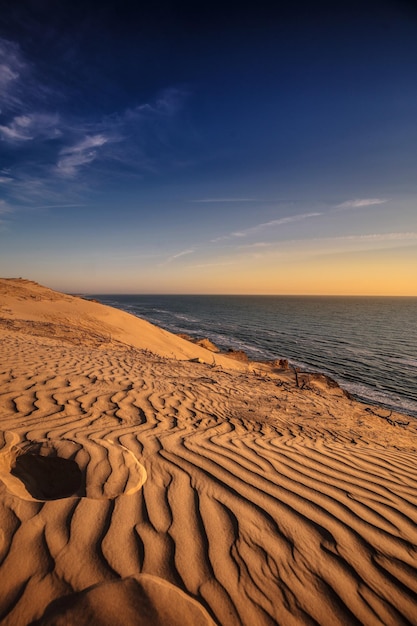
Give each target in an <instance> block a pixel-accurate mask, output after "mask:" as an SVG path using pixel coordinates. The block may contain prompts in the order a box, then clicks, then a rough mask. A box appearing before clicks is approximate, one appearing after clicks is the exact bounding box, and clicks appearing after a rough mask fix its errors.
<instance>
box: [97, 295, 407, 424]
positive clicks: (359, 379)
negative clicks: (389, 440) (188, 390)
mask: <svg viewBox="0 0 417 626" xmlns="http://www.w3.org/2000/svg"><path fill="white" fill-rule="evenodd" d="M93 297H94V298H96V299H97V300H99V301H100V302H102V303H104V304H109V305H111V306H113V307H116V308H119V309H122V310H124V311H128V312H129V313H132V314H134V315H137V316H138V317H141V318H143V319H146V320H148V321H150V322H152V323H154V324H156V325H158V326H160V327H162V328H165V329H167V330H169V331H171V332H174V333H187V334H188V335H191V336H193V337H208V338H209V339H210V340H211V341H213V342H214V343H215V344H217V345H218V346H219V347H220V348H222V349H226V350H227V349H228V348H234V349H238V350H245V352H246V353H247V354H248V355H249V357H250V358H253V359H275V358H279V357H283V358H288V359H289V361H290V363H292V364H294V365H296V366H299V367H301V368H302V369H303V370H305V371H319V372H323V373H325V374H328V375H329V376H331V377H332V378H334V379H335V380H337V381H338V383H339V384H340V385H341V386H342V387H343V388H344V389H346V390H348V391H349V392H350V393H352V394H353V395H354V396H355V397H357V398H358V399H360V400H364V401H366V402H370V403H375V404H380V405H382V406H385V407H388V408H390V409H395V410H399V411H401V412H404V413H407V414H409V415H413V416H415V417H417V298H382V297H381V298H380V297H314V296H311V297H304V296H303V297H302V296H172V295H162V296H155V295H97V296H93Z"/></svg>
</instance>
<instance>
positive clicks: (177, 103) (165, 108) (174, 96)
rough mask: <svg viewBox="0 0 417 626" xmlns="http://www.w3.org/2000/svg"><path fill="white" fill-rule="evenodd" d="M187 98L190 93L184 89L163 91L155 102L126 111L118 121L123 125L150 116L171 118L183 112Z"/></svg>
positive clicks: (142, 104) (145, 103) (173, 88)
mask: <svg viewBox="0 0 417 626" xmlns="http://www.w3.org/2000/svg"><path fill="white" fill-rule="evenodd" d="M187 96H188V92H186V91H184V90H183V89H177V88H175V87H171V88H167V89H164V90H162V91H161V92H160V93H159V94H158V95H157V96H156V98H155V99H154V100H152V101H150V102H144V103H141V104H139V105H137V106H136V107H133V108H131V109H128V110H126V111H125V112H124V113H123V115H122V116H119V118H118V119H119V121H121V122H122V123H123V122H127V121H131V120H132V119H137V118H142V119H144V118H146V117H149V116H153V117H160V116H168V117H170V116H172V115H176V114H177V113H178V111H180V110H181V108H182V107H183V104H184V100H185V99H186V98H187Z"/></svg>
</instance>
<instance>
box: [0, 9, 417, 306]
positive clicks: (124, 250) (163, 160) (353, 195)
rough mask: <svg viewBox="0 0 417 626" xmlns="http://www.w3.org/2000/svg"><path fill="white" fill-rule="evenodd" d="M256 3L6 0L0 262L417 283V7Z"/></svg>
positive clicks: (330, 283) (399, 287)
mask: <svg viewBox="0 0 417 626" xmlns="http://www.w3.org/2000/svg"><path fill="white" fill-rule="evenodd" d="M246 4H247V6H246ZM246 4H245V3H242V2H234V1H233V2H232V1H228V0H223V2H221V3H218V2H216V1H213V2H210V3H204V2H201V3H200V2H195V1H194V2H188V3H187V2H176V1H172V2H168V1H161V2H156V1H155V2H152V3H147V2H137V1H134V0H131V1H129V0H125V1H122V0H118V1H117V2H116V1H112V2H109V1H108V2H106V1H103V2H99V3H97V2H95V1H94V2H93V1H92V0H84V1H83V2H79V1H77V0H72V1H71V2H69V1H68V0H60V2H56V0H19V1H18V2H16V1H14V0H0V275H1V276H3V277H19V276H21V277H24V278H28V279H31V280H35V281H37V282H40V283H42V284H44V285H47V286H49V287H51V288H54V289H58V290H61V291H67V292H73V293H74V292H75V293H177V294H182V293H184V294H186V293H201V294H203V293H207V294H213V293H219V294H323V295H400V296H407V295H411V296H417V9H415V7H414V4H413V3H412V2H406V1H402V0H396V1H394V0H392V1H389V0H379V1H374V0H362V1H361V2H359V1H357V2H354V1H352V2H348V1H347V0H340V1H338V2H334V1H333V2H324V1H321V0H317V1H316V2H311V1H308V2H307V1H304V2H301V1H297V0H294V1H293V2H280V1H279V0H277V1H276V2H275V3H270V2H265V1H264V0H259V1H257V2H253V3H246ZM271 4H273V6H270V5H271Z"/></svg>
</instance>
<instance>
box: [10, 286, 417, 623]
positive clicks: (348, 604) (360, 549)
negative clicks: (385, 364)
mask: <svg viewBox="0 0 417 626" xmlns="http://www.w3.org/2000/svg"><path fill="white" fill-rule="evenodd" d="M0 296H1V299H0V302H1V307H2V308H1V310H0V317H1V319H0V340H1V341H0V416H1V417H0V428H1V432H0V481H1V482H0V521H1V524H0V589H1V593H0V621H1V624H4V625H7V626H20V625H27V624H33V623H37V624H42V625H46V624H48V625H49V624H87V623H89V624H100V625H104V624H106V625H107V624H112V625H114V624H116V625H117V624H118V623H120V624H122V623H123V624H127V625H128V626H129V625H130V624H149V625H151V626H152V625H158V626H159V624H164V625H165V624H169V625H170V626H171V625H175V624H177V623H178V624H185V625H187V624H213V623H214V624H219V625H224V626H230V625H231V626H234V625H236V626H238V625H241V624H244V625H247V626H258V625H261V626H264V625H265V626H271V625H274V624H280V625H284V626H287V625H288V626H292V625H301V624H303V625H304V624H309V625H311V624H320V625H323V626H326V625H329V626H330V625H331V626H334V625H340V626H342V625H343V626H345V625H346V624H367V625H368V624H369V625H373V624H379V625H384V626H387V625H392V626H394V625H395V626H397V625H398V624H417V618H416V616H417V524H416V522H417V424H416V420H414V419H413V418H410V417H406V416H401V415H397V414H395V413H393V414H390V416H389V420H390V421H389V422H388V421H387V420H386V419H385V417H386V415H387V411H384V410H383V409H380V408H377V407H367V406H366V405H363V404H360V403H357V402H355V401H353V400H352V399H350V398H349V397H346V395H345V394H344V393H343V392H342V391H341V390H340V389H339V388H337V387H333V386H331V385H329V384H328V382H327V381H326V380H325V379H324V378H321V377H316V378H315V377H311V378H305V379H303V381H302V384H299V386H298V387H297V385H296V381H295V379H294V374H293V372H291V371H283V372H279V371H278V370H275V369H273V368H272V369H271V368H270V369H268V368H266V369H265V368H264V369H263V368H262V367H260V366H259V365H258V364H255V365H254V364H250V363H249V364H246V363H243V362H239V361H233V360H229V361H228V360H227V357H224V356H223V357H222V355H217V354H215V355H213V354H212V353H210V352H209V351H207V350H204V348H201V347H200V346H196V345H193V344H191V343H189V342H186V341H184V340H182V339H180V338H178V337H174V336H170V335H169V333H163V334H161V332H162V331H160V330H159V329H155V328H154V327H152V326H151V325H148V324H146V323H144V322H143V321H142V320H138V319H137V318H133V317H132V316H128V315H127V314H124V313H121V312H118V311H114V310H111V309H110V310H109V307H101V305H99V304H97V303H88V302H86V301H84V300H82V299H80V298H71V297H70V296H65V295H63V294H56V293H55V292H52V291H50V290H47V289H45V288H41V287H39V286H37V285H35V284H33V283H28V282H25V281H4V280H3V281H0ZM25 307H26V308H25ZM90 307H93V309H91V308H90ZM48 316H49V317H48ZM126 319H128V323H127V328H128V330H127V331H126V333H127V334H124V333H125V331H124V325H125V321H126ZM110 326H111V328H112V329H113V330H112V332H111V335H112V337H111V338H110V337H109V334H107V335H106V333H110V331H109V328H110ZM106 337H107V339H106ZM116 337H117V338H116ZM130 337H134V338H135V343H129V341H130V339H129V338H130ZM165 337H168V339H167V342H168V343H167V344H164V341H163V340H164V338H165ZM153 339H155V341H154V342H153ZM152 342H153V343H152ZM164 345H165V347H164ZM167 345H169V349H167V347H166V346H167ZM161 346H162V347H161ZM167 352H168V354H167ZM213 357H215V358H216V359H218V358H221V357H222V358H223V359H225V360H224V361H222V362H221V363H220V362H214V363H213ZM191 359H199V360H200V359H201V361H203V362H202V363H201V362H191ZM299 382H300V381H299ZM370 408H371V409H372V410H369V409H370ZM181 616H182V617H181ZM181 620H182V621H181Z"/></svg>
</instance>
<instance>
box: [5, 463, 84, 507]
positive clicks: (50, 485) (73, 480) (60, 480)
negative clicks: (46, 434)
mask: <svg viewBox="0 0 417 626" xmlns="http://www.w3.org/2000/svg"><path fill="white" fill-rule="evenodd" d="M11 474H13V476H16V478H18V479H19V480H21V481H22V483H23V484H24V486H25V487H26V489H27V491H28V492H29V493H30V495H31V496H32V497H33V498H35V499H36V500H58V499H59V498H68V497H69V496H72V495H75V494H76V493H77V491H78V490H79V489H80V487H81V484H82V478H83V475H82V472H81V470H80V468H79V467H78V465H77V463H76V462H75V461H73V460H71V459H63V458H61V457H59V456H55V457H53V456H40V455H38V454H21V455H20V456H18V457H17V458H16V461H15V465H14V467H13V468H12V470H11Z"/></svg>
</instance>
